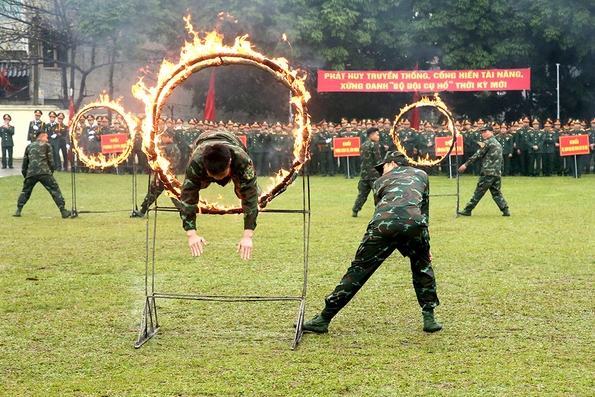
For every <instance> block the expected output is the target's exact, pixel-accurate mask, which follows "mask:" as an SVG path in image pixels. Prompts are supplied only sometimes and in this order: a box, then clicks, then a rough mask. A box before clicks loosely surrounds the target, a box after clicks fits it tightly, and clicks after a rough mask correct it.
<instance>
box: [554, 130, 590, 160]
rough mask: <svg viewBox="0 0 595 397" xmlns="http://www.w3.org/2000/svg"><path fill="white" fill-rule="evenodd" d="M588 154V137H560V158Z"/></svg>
mask: <svg viewBox="0 0 595 397" xmlns="http://www.w3.org/2000/svg"><path fill="white" fill-rule="evenodd" d="M578 154H589V135H568V136H561V137H560V156H575V155H578Z"/></svg>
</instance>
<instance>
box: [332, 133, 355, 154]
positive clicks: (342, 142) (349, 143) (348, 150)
mask: <svg viewBox="0 0 595 397" xmlns="http://www.w3.org/2000/svg"><path fill="white" fill-rule="evenodd" d="M359 146H360V139H359V137H353V138H333V148H334V149H333V150H334V156H335V157H357V156H359Z"/></svg>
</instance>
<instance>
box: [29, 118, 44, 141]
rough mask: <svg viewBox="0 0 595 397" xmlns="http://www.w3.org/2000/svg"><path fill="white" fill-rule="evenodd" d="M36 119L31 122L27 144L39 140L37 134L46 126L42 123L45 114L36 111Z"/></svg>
mask: <svg viewBox="0 0 595 397" xmlns="http://www.w3.org/2000/svg"><path fill="white" fill-rule="evenodd" d="M33 114H34V116H35V119H34V120H33V121H30V122H29V131H28V132H27V142H28V143H31V142H33V141H34V140H35V139H37V132H38V131H39V130H41V129H42V128H43V126H44V122H43V121H41V116H43V112H42V111H41V110H36V111H35V112H34V113H33Z"/></svg>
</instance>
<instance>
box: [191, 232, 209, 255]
mask: <svg viewBox="0 0 595 397" xmlns="http://www.w3.org/2000/svg"><path fill="white" fill-rule="evenodd" d="M203 244H204V245H207V240H205V239H204V238H202V237H200V236H199V235H197V234H196V230H189V231H188V246H189V247H190V252H192V256H201V255H202V250H203V247H202V246H203Z"/></svg>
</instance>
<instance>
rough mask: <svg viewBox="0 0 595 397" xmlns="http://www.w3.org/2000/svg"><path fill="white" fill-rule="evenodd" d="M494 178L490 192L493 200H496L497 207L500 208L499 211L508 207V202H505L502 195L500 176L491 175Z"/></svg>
mask: <svg viewBox="0 0 595 397" xmlns="http://www.w3.org/2000/svg"><path fill="white" fill-rule="evenodd" d="M493 178H494V180H493V182H492V184H491V186H490V193H492V198H493V199H494V201H495V202H496V205H497V206H498V208H500V211H503V210H505V209H507V208H508V203H507V202H506V200H505V199H504V196H503V195H502V190H501V189H502V178H500V177H493Z"/></svg>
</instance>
